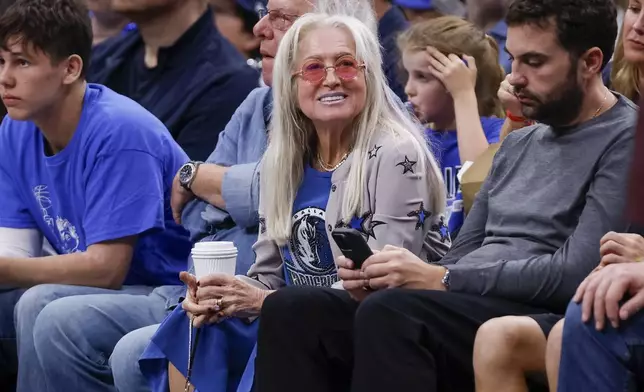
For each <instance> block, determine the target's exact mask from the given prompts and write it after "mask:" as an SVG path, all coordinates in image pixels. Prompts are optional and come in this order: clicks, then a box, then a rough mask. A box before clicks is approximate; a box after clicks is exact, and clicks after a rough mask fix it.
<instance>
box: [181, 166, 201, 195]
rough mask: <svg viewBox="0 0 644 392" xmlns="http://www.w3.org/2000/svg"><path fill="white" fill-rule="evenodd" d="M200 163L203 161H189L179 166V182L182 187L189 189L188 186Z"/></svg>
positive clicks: (192, 180) (195, 175) (193, 179)
mask: <svg viewBox="0 0 644 392" xmlns="http://www.w3.org/2000/svg"><path fill="white" fill-rule="evenodd" d="M202 163H203V162H197V161H190V162H188V163H186V164H185V165H183V166H181V168H180V169H179V183H180V184H181V186H182V187H183V188H184V189H186V190H188V191H191V189H190V188H191V187H192V183H193V182H194V181H195V178H196V177H197V170H198V169H199V165H201V164H202Z"/></svg>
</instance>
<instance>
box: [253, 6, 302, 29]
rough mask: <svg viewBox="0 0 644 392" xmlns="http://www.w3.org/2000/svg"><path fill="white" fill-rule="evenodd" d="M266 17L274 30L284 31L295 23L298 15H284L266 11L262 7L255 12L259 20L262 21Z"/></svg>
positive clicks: (276, 11) (275, 11)
mask: <svg viewBox="0 0 644 392" xmlns="http://www.w3.org/2000/svg"><path fill="white" fill-rule="evenodd" d="M266 15H268V22H269V23H270V24H271V26H273V28H274V29H276V30H281V31H286V30H288V28H289V27H291V25H292V24H293V22H295V20H296V19H297V18H299V17H300V16H299V15H292V14H285V13H283V12H282V11H279V10H270V11H269V10H267V9H266V8H264V7H261V8H259V9H258V10H257V16H258V17H259V19H263V18H264V17H265V16H266Z"/></svg>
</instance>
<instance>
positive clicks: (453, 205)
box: [427, 117, 505, 234]
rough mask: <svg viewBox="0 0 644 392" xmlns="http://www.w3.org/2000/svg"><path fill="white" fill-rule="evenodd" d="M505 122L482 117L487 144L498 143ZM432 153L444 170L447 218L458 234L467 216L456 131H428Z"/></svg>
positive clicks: (452, 229)
mask: <svg viewBox="0 0 644 392" xmlns="http://www.w3.org/2000/svg"><path fill="white" fill-rule="evenodd" d="M504 121H505V120H503V119H501V118H496V117H481V125H482V126H483V132H484V133H485V137H486V139H487V142H488V143H490V144H492V143H498V142H499V135H500V134H501V128H502V127H503V122H504ZM427 136H428V137H429V142H430V143H431V146H430V147H431V148H432V151H433V152H434V155H435V156H436V159H437V160H438V162H439V164H440V166H441V169H442V170H443V178H444V179H445V185H446V186H447V209H446V211H445V216H446V218H447V222H448V225H447V227H448V229H449V232H450V233H451V234H456V233H458V230H459V229H460V228H461V226H463V221H464V220H465V215H464V213H463V195H462V194H461V184H460V183H459V182H458V178H457V177H456V175H457V174H458V172H459V170H461V157H460V156H459V154H458V141H457V138H456V131H434V130H432V129H428V130H427Z"/></svg>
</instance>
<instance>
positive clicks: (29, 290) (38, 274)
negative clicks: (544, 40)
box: [0, 0, 191, 392]
mask: <svg viewBox="0 0 644 392" xmlns="http://www.w3.org/2000/svg"><path fill="white" fill-rule="evenodd" d="M90 23H91V22H90V19H89V12H88V10H87V8H86V7H85V6H84V5H82V3H81V2H79V1H78V0H18V1H17V2H16V3H15V4H14V5H13V6H11V7H10V8H9V10H8V11H6V12H5V13H4V14H3V15H2V16H1V17H0V93H1V96H2V100H3V102H4V103H5V104H6V106H7V107H8V110H9V115H8V116H7V117H6V118H5V119H4V121H3V122H2V126H0V149H2V151H1V152H0V195H1V196H0V197H1V200H2V208H1V209H0V284H2V285H3V286H2V288H1V289H0V305H1V307H2V308H1V309H0V315H1V316H2V317H0V337H1V338H2V339H0V344H1V346H0V359H2V360H3V361H9V362H8V363H7V362H3V363H2V364H0V372H7V371H11V370H12V369H15V359H16V358H15V354H16V348H17V353H18V357H17V359H18V365H19V366H18V391H30V392H31V391H45V390H47V389H51V390H53V391H61V390H70V391H101V390H110V387H111V385H110V384H111V371H110V368H109V366H108V365H107V364H106V362H105V361H100V360H95V359H96V358H101V357H103V356H104V355H105V353H109V352H111V350H112V348H113V347H114V345H115V344H116V342H117V341H118V339H120V338H121V337H122V336H123V335H124V334H125V333H127V332H129V331H131V330H133V329H136V328H139V327H142V326H145V325H149V324H154V323H158V322H159V321H160V320H162V319H163V317H164V316H165V309H166V307H165V299H164V298H163V297H162V296H161V295H159V294H158V292H157V291H156V286H160V285H177V284H178V283H179V281H178V279H177V278H178V273H179V271H180V270H183V269H184V268H185V266H186V259H187V256H188V254H189V251H190V245H191V244H190V241H189V238H188V233H187V232H186V230H184V229H183V228H182V227H180V226H179V225H178V224H177V223H176V222H174V221H173V220H172V215H171V209H170V205H169V204H170V191H171V188H170V184H171V182H172V179H173V177H174V174H175V173H176V171H177V170H178V168H179V167H180V166H181V165H182V164H183V163H184V162H185V161H186V160H187V159H188V157H187V156H186V154H185V153H184V152H183V151H182V150H181V148H180V147H179V146H178V145H177V144H176V142H175V141H174V140H172V138H171V137H170V135H169V133H168V131H167V129H166V128H165V127H164V125H163V124H162V123H161V122H160V121H159V120H158V119H157V118H155V117H154V116H153V115H152V114H150V113H149V112H148V111H146V110H145V109H143V108H142V107H141V106H140V105H137V104H136V103H135V102H133V101H132V100H131V99H129V98H127V97H124V96H122V95H118V94H116V93H114V92H113V91H111V90H110V89H108V88H106V87H104V86H101V85H95V84H87V83H86V81H85V75H86V72H87V68H88V66H89V58H90V54H91V51H92V34H91V25H90ZM45 239H46V240H48V242H49V243H50V244H51V245H52V246H53V248H54V250H55V253H56V254H55V255H51V256H46V255H44V254H43V253H42V249H43V242H44V241H45ZM79 315H82V317H81V318H79V317H80V316H79ZM11 346H13V347H11ZM16 346H17V347H16ZM88 384H89V386H88ZM3 390H4V389H3Z"/></svg>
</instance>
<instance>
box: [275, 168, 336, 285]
mask: <svg viewBox="0 0 644 392" xmlns="http://www.w3.org/2000/svg"><path fill="white" fill-rule="evenodd" d="M331 174H332V173H323V172H319V171H317V170H315V169H313V168H312V167H310V166H309V165H306V166H305V169H304V178H303V180H302V184H301V185H300V189H298V191H297V195H296V196H295V203H294V204H293V226H292V229H291V237H290V238H289V241H288V243H287V245H285V246H283V247H282V255H283V257H284V276H286V283H287V284H288V285H307V286H324V287H329V286H331V285H333V283H335V282H337V280H338V274H337V271H336V267H335V262H334V260H333V254H332V253H331V246H330V244H329V238H328V236H327V234H326V230H325V222H326V221H325V211H326V205H327V203H328V201H329V192H331Z"/></svg>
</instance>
